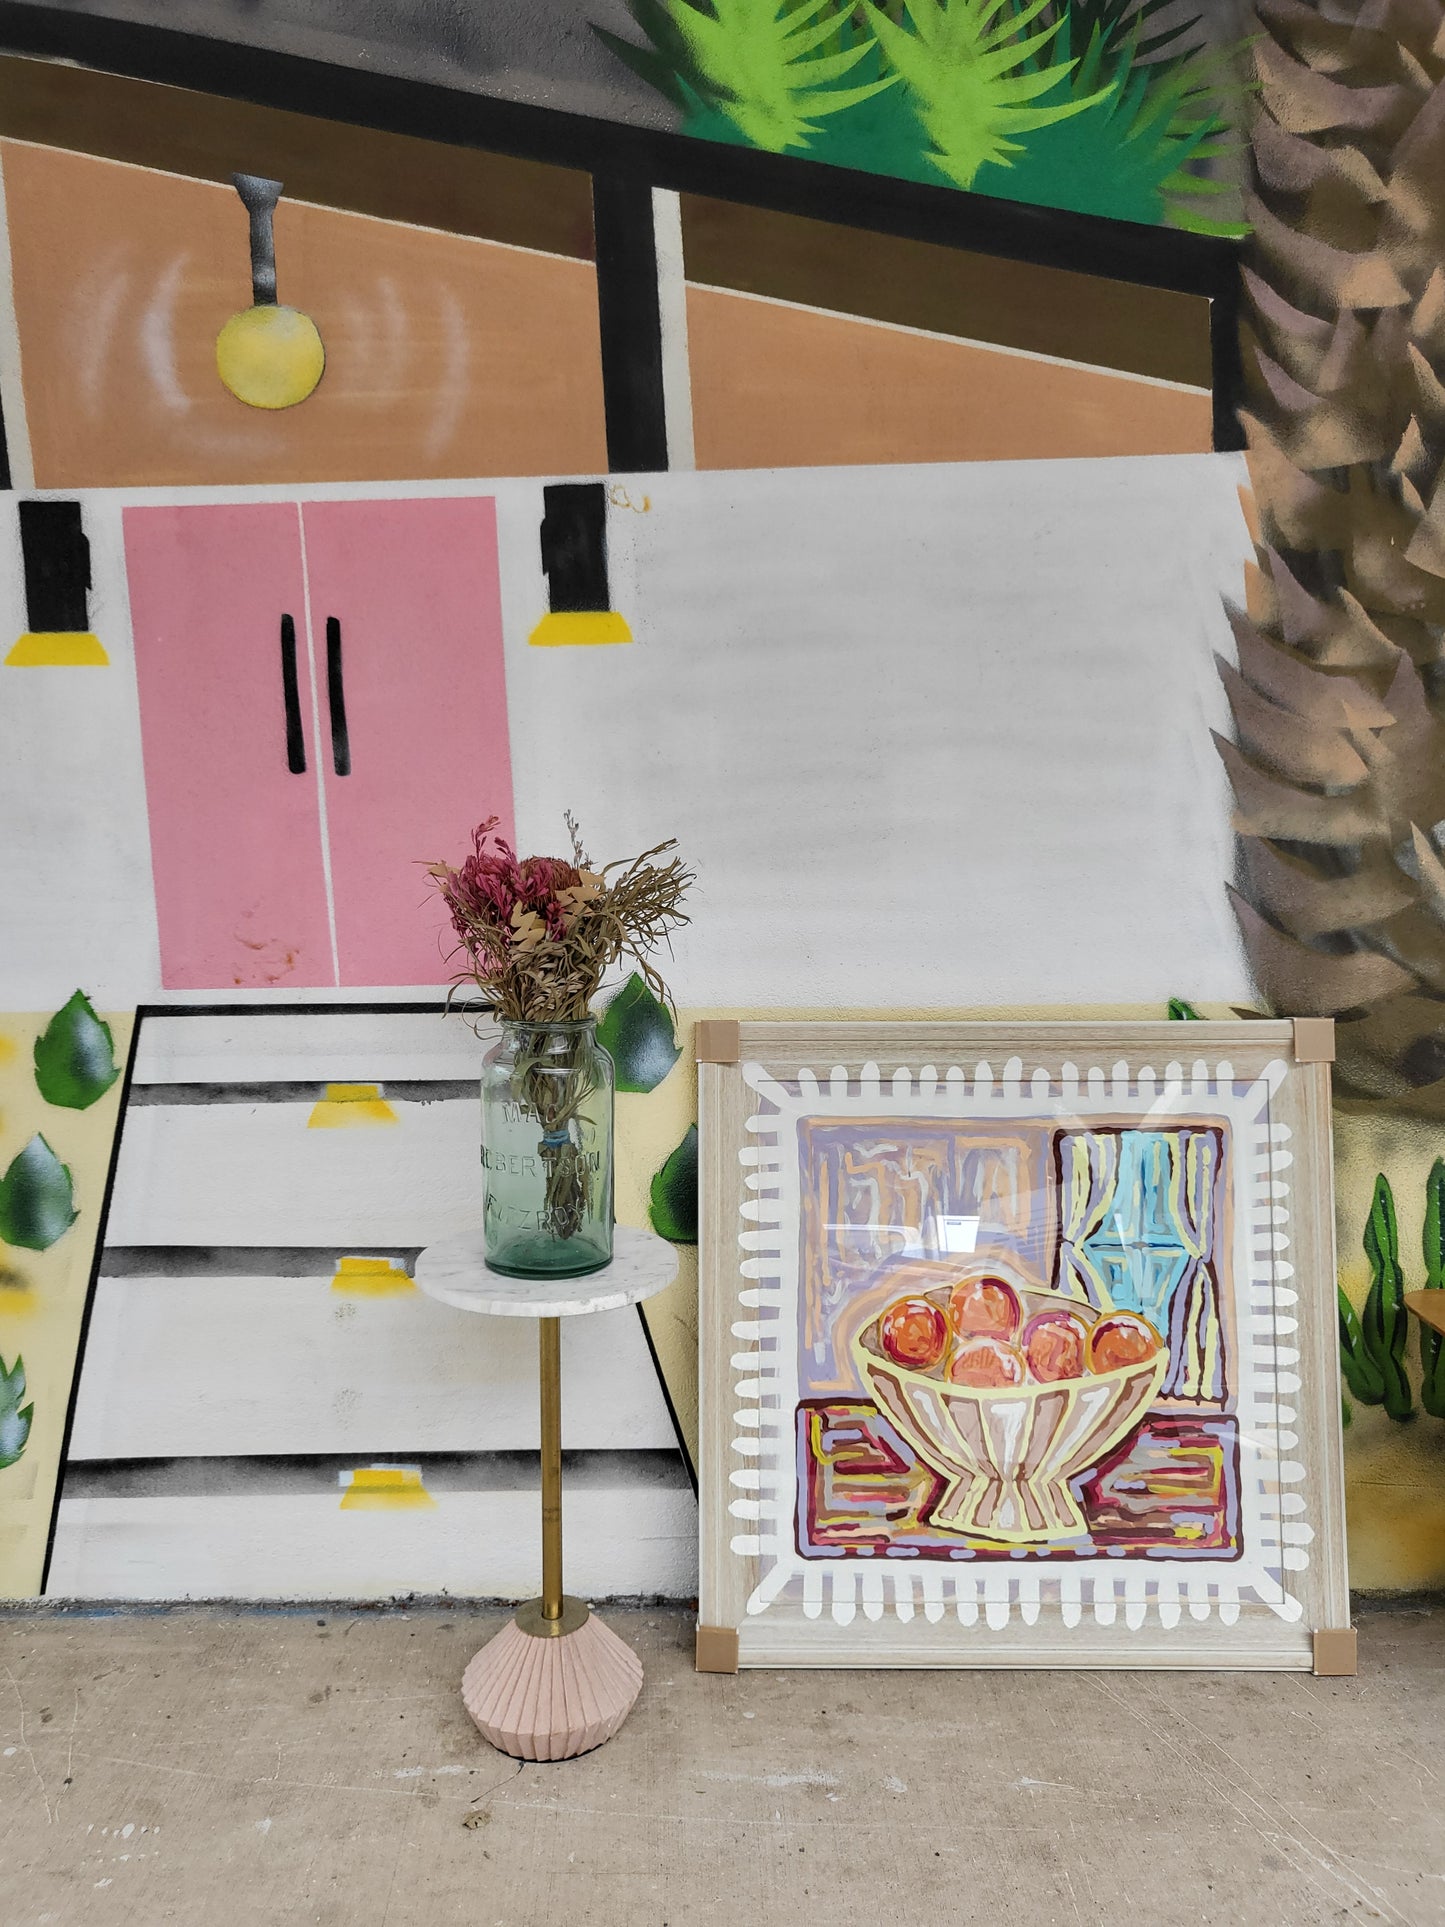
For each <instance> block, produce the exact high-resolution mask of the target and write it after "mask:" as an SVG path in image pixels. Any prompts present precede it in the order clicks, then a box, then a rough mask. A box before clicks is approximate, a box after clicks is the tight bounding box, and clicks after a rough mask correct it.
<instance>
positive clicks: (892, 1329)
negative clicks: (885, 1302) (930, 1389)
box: [878, 1298, 948, 1372]
mask: <svg viewBox="0 0 1445 1927" xmlns="http://www.w3.org/2000/svg"><path fill="white" fill-rule="evenodd" d="M878 1342H879V1344H880V1345H881V1346H882V1347H883V1350H884V1351H885V1352H886V1353H887V1355H888V1357H889V1358H891V1359H892V1360H893V1363H894V1364H895V1365H906V1366H907V1367H908V1368H909V1369H910V1370H911V1371H915V1372H926V1371H929V1370H930V1369H931V1368H932V1367H933V1366H935V1365H936V1364H937V1363H938V1361H939V1359H940V1358H942V1356H943V1353H944V1348H945V1347H946V1346H947V1344H948V1320H947V1319H946V1318H945V1317H944V1315H943V1313H942V1311H941V1310H940V1309H939V1307H938V1306H937V1305H935V1304H934V1303H933V1302H932V1301H931V1300H930V1299H927V1298H900V1299H898V1300H897V1301H896V1303H894V1304H891V1305H890V1306H889V1307H888V1309H887V1311H885V1312H884V1314H883V1316H882V1318H881V1319H879V1321H878Z"/></svg>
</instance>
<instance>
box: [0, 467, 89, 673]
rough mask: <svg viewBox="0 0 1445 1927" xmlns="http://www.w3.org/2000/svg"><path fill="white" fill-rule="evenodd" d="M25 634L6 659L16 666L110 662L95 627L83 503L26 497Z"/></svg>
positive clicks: (22, 523) (54, 666) (23, 540)
mask: <svg viewBox="0 0 1445 1927" xmlns="http://www.w3.org/2000/svg"><path fill="white" fill-rule="evenodd" d="M18 506H19V512H20V552H21V556H22V557H23V560H24V564H25V620H26V622H27V623H28V624H29V627H28V629H27V630H26V632H25V634H24V635H23V636H21V638H20V640H19V641H18V642H17V643H16V644H15V646H14V648H13V649H12V650H11V651H10V654H9V655H8V656H7V657H6V658H5V661H6V664H7V665H8V666H9V667H11V668H14V669H74V668H100V669H103V668H105V667H106V666H107V664H108V663H109V661H110V658H109V657H108V656H107V655H106V653H105V650H104V648H103V647H102V645H101V640H100V638H99V636H97V635H94V634H92V632H91V627H90V543H89V541H88V540H87V538H86V534H85V530H84V527H83V526H82V524H81V519H80V504H79V502H21V503H20V504H19V505H18Z"/></svg>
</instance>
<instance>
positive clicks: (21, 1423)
mask: <svg viewBox="0 0 1445 1927" xmlns="http://www.w3.org/2000/svg"><path fill="white" fill-rule="evenodd" d="M24 1396H25V1361H24V1359H23V1358H19V1357H17V1358H16V1360H15V1363H14V1365H13V1366H11V1367H10V1368H9V1370H7V1369H6V1366H5V1360H4V1359H3V1358H0V1472H3V1471H4V1470H5V1468H6V1466H7V1465H14V1463H15V1461H16V1460H17V1459H18V1458H19V1457H20V1454H21V1453H22V1452H23V1451H24V1450H25V1446H26V1443H27V1441H28V1440H29V1437H30V1421H31V1419H32V1418H33V1417H34V1415H35V1407H34V1406H33V1405H22V1404H21V1403H20V1401H21V1399H22V1398H24Z"/></svg>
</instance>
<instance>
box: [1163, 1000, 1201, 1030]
mask: <svg viewBox="0 0 1445 1927" xmlns="http://www.w3.org/2000/svg"><path fill="white" fill-rule="evenodd" d="M1168 1015H1169V1018H1170V1021H1171V1022H1173V1023H1179V1024H1197V1023H1198V1022H1199V1012H1198V1011H1197V1010H1196V1009H1195V1008H1194V1006H1193V1004H1189V1003H1186V1002H1185V1001H1184V999H1183V998H1182V997H1171V998H1170V999H1169V1004H1168Z"/></svg>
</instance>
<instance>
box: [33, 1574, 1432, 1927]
mask: <svg viewBox="0 0 1445 1927" xmlns="http://www.w3.org/2000/svg"><path fill="white" fill-rule="evenodd" d="M608 1617H609V1619H610V1622H611V1624H612V1625H613V1626H614V1627H615V1628H616V1630H618V1631H619V1632H620V1633H622V1634H623V1635H624V1636H625V1637H627V1638H630V1639H631V1640H633V1641H634V1642H635V1644H636V1646H637V1648H638V1650H639V1652H640V1653H641V1654H642V1657H643V1660H644V1662H645V1664H646V1667H647V1683H646V1685H645V1687H644V1688H643V1696H642V1699H641V1700H640V1702H639V1704H638V1707H637V1709H636V1711H635V1712H634V1713H633V1715H632V1718H631V1720H630V1721H629V1722H628V1724H627V1725H626V1726H625V1727H624V1728H623V1730H622V1732H621V1734H620V1735H619V1736H618V1738H617V1739H615V1740H614V1741H613V1742H612V1744H611V1745H610V1746H605V1747H603V1748H601V1749H600V1751H598V1752H597V1753H594V1754H592V1755H590V1756H588V1757H587V1758H585V1759H581V1760H574V1761H570V1762H564V1763H561V1764H558V1765H555V1766H521V1765H518V1764H517V1763H515V1762H512V1761H509V1760H506V1759H504V1758H502V1757H501V1756H500V1755H499V1754H496V1753H494V1752H492V1750H491V1749H490V1748H489V1747H488V1746H487V1745H486V1744H485V1742H483V1741H482V1740H481V1739H479V1738H478V1736H477V1734H476V1732H475V1730H474V1729H473V1727H472V1726H471V1724H470V1722H469V1721H468V1720H467V1718H466V1715H465V1714H464V1712H463V1710H462V1706H461V1702H460V1699H459V1698H458V1695H457V1690H456V1689H457V1681H458V1680H459V1678H460V1676H461V1672H462V1668H463V1666H464V1664H465V1662H466V1660H467V1659H468V1658H469V1657H470V1655H471V1653H472V1652H473V1650H474V1649H475V1648H476V1646H477V1645H479V1644H480V1643H481V1640H482V1638H483V1637H484V1635H485V1634H487V1633H488V1632H489V1631H490V1630H492V1628H493V1627H494V1626H495V1625H497V1624H499V1623H500V1620H499V1619H498V1618H497V1616H495V1615H492V1616H483V1615H478V1614H474V1613H471V1612H462V1611H455V1610H454V1611H449V1612H433V1611H425V1612H420V1611H414V1612H411V1613H405V1612H385V1613H378V1612H369V1611H368V1612H364V1613H346V1612H341V1613H334V1612H331V1611H315V1612H309V1613H299V1612H298V1613H285V1614H283V1613H254V1612H253V1613H227V1612H221V1611H213V1610H202V1611H187V1612H179V1611H178V1612H171V1613H162V1614H151V1615H138V1614H117V1615H112V1616H80V1615H78V1614H67V1615H54V1614H51V1613H48V1612H44V1611H41V1612H30V1611H19V1612H15V1613H12V1614H9V1615H6V1616H4V1617H0V1922H3V1927H79V1923H82V1922H83V1923H86V1927H91V1923H94V1927H121V1923H125V1927H132V1923H134V1924H135V1927H157V1924H158V1923H162V1922H165V1921H176V1922H178V1923H181V1927H248V1924H249V1923H258V1927H259V1924H261V1923H264V1924H265V1927H271V1924H272V1923H286V1924H287V1927H291V1923H306V1922H313V1923H324V1924H325V1927H423V1924H425V1927H442V1924H444V1923H448V1922H465V1923H467V1927H542V1924H543V1923H546V1927H553V1923H558V1924H559V1927H560V1923H566V1922H591V1923H594V1924H595V1927H713V1924H714V1923H718V1924H719V1927H721V1923H727V1927H755V1923H756V1924H759V1927H760V1924H761V1923H769V1927H771V1924H772V1923H791V1922H794V1921H798V1922H803V1921H810V1922H811V1921H814V1920H818V1921H828V1920H836V1921H840V1922H847V1923H848V1924H849V1927H882V1923H884V1922H889V1923H892V1922H895V1921H900V1920H902V1921H918V1922H929V1923H933V1922H937V1923H946V1924H947V1927H952V1924H953V1923H955V1922H978V1923H982V1924H984V1927H1013V1923H1015V1922H1017V1923H1019V1927H1024V1923H1027V1927H1048V1923H1052V1922H1062V1923H1090V1924H1091V1927H1092V1923H1096V1922H1098V1923H1113V1922H1120V1923H1123V1922H1126V1921H1128V1922H1132V1923H1137V1924H1138V1927H1174V1923H1179V1927H1185V1923H1188V1927H1194V1923H1197V1922H1200V1921H1206V1922H1215V1921H1218V1922H1228V1923H1231V1927H1235V1924H1238V1927H1248V1924H1249V1923H1262V1924H1263V1923H1268V1924H1269V1927H1276V1924H1278V1923H1287V1924H1288V1927H1303V1924H1304V1923H1311V1922H1357V1921H1387V1922H1393V1923H1410V1924H1411V1927H1414V1924H1415V1923H1423V1922H1435V1921H1445V1718H1442V1715H1445V1605H1442V1606H1441V1607H1440V1608H1438V1609H1436V1610H1434V1611H1427V1610H1408V1611H1407V1610H1398V1609H1396V1610H1388V1611H1387V1610H1383V1609H1373V1610H1366V1611H1363V1612H1362V1613H1361V1614H1360V1619H1359V1624H1360V1667H1361V1671H1360V1677H1359V1678H1358V1679H1348V1680H1328V1679H1320V1680H1316V1679H1311V1678H1308V1677H1301V1676H1297V1675H1279V1676H1269V1675H1248V1674H1244V1675H1223V1674H1213V1675H1206V1674H1194V1675H1169V1674H1153V1675H1147V1674H1122V1673H1114V1674H1107V1673H1093V1674H1088V1673H1074V1674H1069V1673H1053V1674H1043V1673H1036V1674H1008V1673H976V1674H944V1673H891V1674H890V1673H871V1674H868V1673H814V1674H806V1673H791V1674H790V1673H752V1674H744V1675H742V1676H741V1677H739V1678H737V1679H723V1678H703V1677H699V1676H698V1675H696V1674H695V1673H694V1672H693V1671H692V1665H691V1627H690V1621H689V1620H688V1619H687V1618H686V1617H685V1616H684V1615H683V1614H680V1613H676V1612H671V1611H666V1612H663V1611H652V1612H622V1611H618V1612H613V1613H611V1614H609V1615H608Z"/></svg>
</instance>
